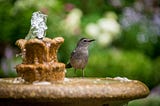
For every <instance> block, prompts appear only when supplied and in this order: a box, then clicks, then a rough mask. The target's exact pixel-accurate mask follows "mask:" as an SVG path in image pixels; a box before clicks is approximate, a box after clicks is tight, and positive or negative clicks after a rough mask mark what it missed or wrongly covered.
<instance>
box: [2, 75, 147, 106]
mask: <svg viewBox="0 0 160 106" xmlns="http://www.w3.org/2000/svg"><path fill="white" fill-rule="evenodd" d="M148 94H149V89H148V88H147V86H146V85H144V84H143V83H142V82H140V81H137V80H126V79H123V78H65V80H64V81H58V82H52V83H50V82H34V83H26V82H24V81H23V80H22V81H21V79H20V81H19V80H18V78H8V79H0V105H3V106H4V105H7V106H10V105H11V106H15V105H16V106H17V105H23V106H26V105H27V106H28V105H42V106H44V105H47V106H48V105H49V106H50V105H52V106H124V105H125V106H127V103H128V102H129V101H131V100H134V99H139V98H144V97H146V96H147V95H148Z"/></svg>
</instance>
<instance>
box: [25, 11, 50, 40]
mask: <svg viewBox="0 0 160 106" xmlns="http://www.w3.org/2000/svg"><path fill="white" fill-rule="evenodd" d="M46 21H47V15H45V14H42V13H41V12H40V11H38V12H34V13H33V15H32V18H31V28H30V30H29V33H28V35H27V36H26V37H25V39H27V40H28V39H32V38H38V39H43V37H45V36H46V30H47V25H46Z"/></svg>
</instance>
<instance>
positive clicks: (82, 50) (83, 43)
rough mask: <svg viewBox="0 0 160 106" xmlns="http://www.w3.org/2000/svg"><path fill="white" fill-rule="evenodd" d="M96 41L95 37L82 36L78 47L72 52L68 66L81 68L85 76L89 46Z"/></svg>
mask: <svg viewBox="0 0 160 106" xmlns="http://www.w3.org/2000/svg"><path fill="white" fill-rule="evenodd" d="M92 41H95V40H94V39H88V38H81V39H80V40H79V42H78V43H77V47H76V48H75V49H74V51H73V52H72V53H71V57H70V63H69V64H67V65H66V68H72V67H73V68H74V69H75V72H76V69H81V70H82V72H83V77H84V68H85V66H86V64H87V62H88V46H89V44H90V43H91V42H92Z"/></svg>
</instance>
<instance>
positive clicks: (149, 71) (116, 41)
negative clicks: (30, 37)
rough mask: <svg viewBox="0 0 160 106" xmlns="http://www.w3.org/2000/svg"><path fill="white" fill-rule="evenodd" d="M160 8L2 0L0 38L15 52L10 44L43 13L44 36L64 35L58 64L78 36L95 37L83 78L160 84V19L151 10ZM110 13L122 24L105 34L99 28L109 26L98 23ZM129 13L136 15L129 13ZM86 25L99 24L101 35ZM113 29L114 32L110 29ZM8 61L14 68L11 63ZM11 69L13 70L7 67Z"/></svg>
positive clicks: (98, 0)
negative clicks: (36, 15) (45, 27)
mask: <svg viewBox="0 0 160 106" xmlns="http://www.w3.org/2000/svg"><path fill="white" fill-rule="evenodd" d="M154 2H157V1H156V0H155V1H154ZM154 2H153V3H152V4H154ZM137 4H139V6H142V7H143V8H142V7H139V8H138V9H139V10H138V9H137V7H136V6H137ZM158 6H159V4H157V5H152V6H151V7H150V8H148V7H147V1H146V0H144V2H141V1H137V0H130V1H126V0H120V1H116V0H113V1H112V0H88V1H86V0H81V1H75V0H48V1H44V0H0V24H1V25H0V30H1V31H0V35H1V37H0V42H5V44H10V45H12V47H13V50H16V49H15V48H17V47H15V45H14V43H15V41H16V40H18V39H20V38H24V37H25V36H26V35H27V33H28V31H29V29H30V19H31V15H32V13H33V12H35V11H42V12H43V13H45V14H47V15H48V19H47V26H48V30H47V37H50V38H54V37H56V36H62V37H64V39H65V42H64V44H62V46H61V47H60V49H59V53H58V58H59V61H60V62H64V63H67V62H68V60H69V58H70V53H71V52H72V50H73V49H74V48H75V46H76V43H77V41H78V40H79V39H80V38H81V37H90V38H95V39H97V41H96V42H94V43H92V44H91V46H90V48H89V51H90V58H89V62H88V65H87V67H86V69H85V76H86V77H116V76H121V77H127V78H130V79H136V80H140V81H142V82H144V83H145V84H147V85H148V86H149V88H153V87H154V86H156V85H158V84H160V83H159V82H160V77H159V75H160V70H159V69H160V62H159V61H160V57H159V54H160V46H159V44H160V37H159V35H160V31H159V30H157V29H159V28H160V24H159V23H158V22H159V21H157V20H160V16H159V14H158V13H157V12H156V11H155V10H154V8H156V9H159V7H158ZM74 9H77V10H76V12H73V11H72V10H74ZM72 12H73V13H72ZM108 12H110V13H111V14H112V15H113V16H114V17H117V18H115V19H113V20H112V21H113V22H117V23H118V24H117V25H118V26H120V31H119V32H118V33H116V34H113V32H112V33H110V32H109V33H107V32H105V33H104V32H103V31H102V30H101V29H100V28H104V27H108V26H105V25H104V26H100V25H101V24H100V21H101V23H103V22H102V19H103V20H104V19H106V20H108V17H109V19H110V18H112V15H111V16H106V13H108ZM71 13H72V14H71ZM132 13H133V15H134V16H135V17H133V16H132V15H131V16H130V14H132ZM157 17H158V18H157ZM72 18H73V19H72ZM70 19H72V20H70ZM73 22H75V23H73ZM107 22H108V21H107ZM156 22H157V23H156ZM90 23H92V24H94V25H97V26H98V25H99V26H98V27H97V26H96V28H98V29H96V30H98V31H99V30H100V31H99V33H100V34H101V33H102V35H95V36H92V35H90V34H88V33H87V32H86V27H87V26H88V25H89V24H90ZM110 26H112V25H110ZM111 29H113V31H114V28H111ZM106 30H107V29H106ZM91 31H93V30H92V29H91ZM109 34H110V35H109ZM108 36H109V38H108ZM99 39H100V40H99ZM105 39H108V40H105ZM107 41H108V43H106V42H107ZM101 43H103V45H101ZM2 47H3V46H2ZM1 52H4V51H1ZM16 53H17V52H14V56H13V57H12V59H13V61H16V59H15V54H16ZM1 54H2V53H1ZM3 54H4V57H3V58H1V69H0V70H1V71H0V77H5V76H8V75H7V74H6V72H5V71H6V70H8V68H7V69H5V68H4V66H3V65H2V63H4V62H5V61H4V58H6V57H7V56H6V54H5V53H3ZM6 59H7V60H10V59H11V58H6ZM19 63H20V62H19ZM7 64H12V65H11V66H13V63H12V62H10V63H7ZM17 64H18V63H17ZM14 65H15V64H14ZM11 70H14V69H13V68H11ZM14 71H15V70H14ZM66 75H67V76H68V77H73V76H82V72H81V71H77V72H76V73H74V69H68V70H67V73H66ZM14 76H15V74H14Z"/></svg>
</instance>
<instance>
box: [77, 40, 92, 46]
mask: <svg viewBox="0 0 160 106" xmlns="http://www.w3.org/2000/svg"><path fill="white" fill-rule="evenodd" d="M92 41H95V40H94V39H88V38H81V39H80V40H79V42H78V44H77V46H78V47H88V46H89V44H90V43H91V42H92Z"/></svg>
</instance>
